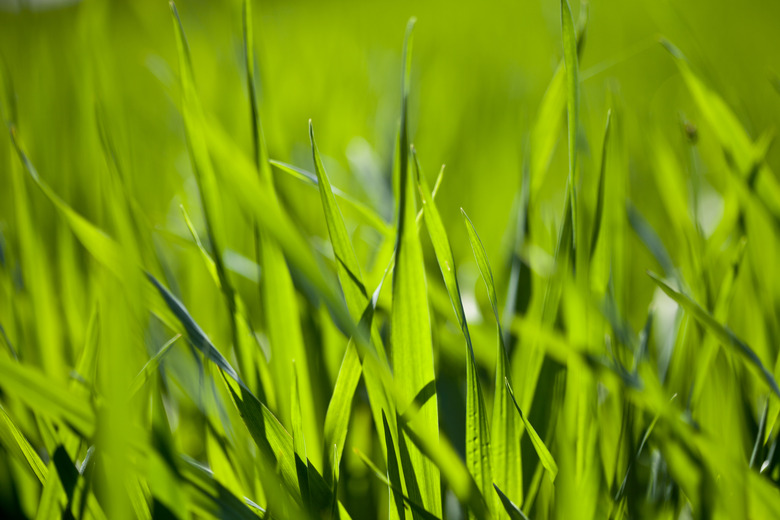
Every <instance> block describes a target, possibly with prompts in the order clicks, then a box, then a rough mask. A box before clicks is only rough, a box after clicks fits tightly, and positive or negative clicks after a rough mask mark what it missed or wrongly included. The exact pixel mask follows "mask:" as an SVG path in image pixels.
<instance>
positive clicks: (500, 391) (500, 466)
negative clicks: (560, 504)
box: [461, 209, 523, 508]
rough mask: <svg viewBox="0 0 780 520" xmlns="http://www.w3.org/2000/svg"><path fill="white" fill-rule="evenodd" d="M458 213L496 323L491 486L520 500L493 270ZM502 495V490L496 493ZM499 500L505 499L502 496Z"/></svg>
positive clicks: (516, 446)
mask: <svg viewBox="0 0 780 520" xmlns="http://www.w3.org/2000/svg"><path fill="white" fill-rule="evenodd" d="M461 213H463V219H464V221H465V223H466V230H467V232H468V236H469V242H470V243H471V250H472V251H473V253H474V258H476V260H477V266H478V267H479V272H480V274H481V275H482V280H483V281H484V282H485V287H486V288H487V292H488V297H489V299H490V305H491V307H492V308H493V317H494V318H495V320H496V326H497V335H498V348H497V350H498V351H497V352H496V377H495V381H496V393H495V396H494V398H493V430H492V437H491V454H492V462H493V481H494V483H495V484H494V486H495V485H496V484H498V485H499V486H500V487H501V488H503V489H505V490H507V492H508V493H510V494H511V495H512V496H513V497H516V500H518V501H519V502H520V503H521V504H522V502H523V473H522V470H523V468H522V458H521V452H520V439H519V437H520V433H521V425H519V424H518V423H517V415H516V414H515V413H513V412H512V409H511V404H510V402H509V399H510V398H509V393H508V391H507V388H506V386H505V385H504V380H505V379H507V380H508V379H509V378H510V371H509V358H508V357H507V352H506V347H505V346H504V335H503V333H502V331H501V321H500V319H499V315H498V297H497V296H496V286H495V283H494V281H493V270H492V269H491V268H490V262H489V261H488V257H487V252H486V251H485V246H484V245H483V244H482V240H480V238H479V235H478V234H477V230H476V229H475V228H474V224H473V223H472V222H471V219H470V218H469V217H468V215H467V214H466V212H465V211H464V210H463V209H461ZM496 489H498V487H496ZM501 495H503V493H502V494H500V495H499V497H501ZM501 501H502V502H503V501H504V499H503V497H502V498H501ZM504 507H505V508H506V504H504Z"/></svg>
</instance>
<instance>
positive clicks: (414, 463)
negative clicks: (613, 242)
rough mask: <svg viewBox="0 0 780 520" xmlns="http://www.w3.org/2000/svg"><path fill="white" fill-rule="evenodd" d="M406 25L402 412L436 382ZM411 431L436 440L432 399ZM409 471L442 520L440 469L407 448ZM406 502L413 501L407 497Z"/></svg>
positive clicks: (398, 305) (397, 361) (398, 362)
mask: <svg viewBox="0 0 780 520" xmlns="http://www.w3.org/2000/svg"><path fill="white" fill-rule="evenodd" d="M413 27H414V19H412V20H410V21H409V24H408V25H407V29H406V39H405V42H404V53H403V54H404V59H403V62H404V72H403V77H402V96H401V131H400V152H399V154H398V157H399V161H398V163H397V168H398V171H399V191H398V197H399V200H398V235H397V239H396V253H395V271H394V272H393V308H392V313H391V316H390V338H391V342H392V354H393V356H392V361H393V369H394V373H395V378H396V381H398V382H399V386H400V388H399V390H400V392H401V401H399V402H398V403H397V406H398V408H399V409H400V410H404V409H406V408H407V407H408V406H409V405H410V404H411V403H412V402H413V401H414V399H415V398H416V396H417V394H418V393H419V392H420V391H421V390H423V389H424V388H425V387H426V386H427V385H433V388H434V391H433V394H434V396H435V384H436V383H435V380H436V376H435V373H434V368H433V345H432V341H431V321H430V314H429V309H428V297H427V291H426V278H425V268H424V264H423V256H422V247H421V245H420V241H419V238H418V236H417V227H416V226H415V225H414V219H415V215H416V213H417V211H416V208H415V206H416V204H415V196H414V181H413V179H412V178H411V174H410V172H409V157H408V153H409V139H408V129H407V102H408V101H407V100H408V96H409V83H410V78H409V76H410V72H411V60H412V53H411V48H412V29H413ZM409 431H413V432H414V433H415V434H416V435H418V436H421V437H424V438H426V439H430V440H434V442H435V439H437V438H438V432H439V421H438V405H437V403H436V399H435V397H434V398H432V399H429V400H428V401H427V402H426V404H425V405H423V406H422V408H421V410H420V411H419V412H418V413H417V414H416V416H415V418H414V421H413V423H412V425H410V427H409ZM410 461H411V468H404V479H405V480H406V482H407V492H409V491H408V490H409V488H410V486H411V487H414V486H415V485H416V486H417V487H418V488H419V490H420V494H421V497H422V505H423V507H425V509H427V510H428V511H431V512H432V513H433V514H435V515H440V514H441V495H440V492H439V489H440V488H439V486H440V484H439V481H440V476H439V470H438V468H437V467H436V466H435V465H434V464H433V463H432V462H431V461H430V460H428V459H427V458H425V457H424V456H423V454H422V453H420V451H419V450H418V449H417V448H416V447H415V446H410ZM410 496H412V495H411V494H410Z"/></svg>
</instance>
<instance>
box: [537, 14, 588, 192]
mask: <svg viewBox="0 0 780 520" xmlns="http://www.w3.org/2000/svg"><path fill="white" fill-rule="evenodd" d="M587 21H588V9H587V4H583V5H582V7H581V11H580V19H579V20H578V23H577V25H578V27H577V53H578V55H579V54H580V53H582V48H583V47H584V43H585V29H586V27H587ZM566 79H567V78H566V70H565V64H564V63H563V62H561V63H559V64H558V67H557V68H556V69H555V72H554V73H553V77H552V79H550V83H549V84H548V85H547V90H546V91H545V93H544V97H542V101H541V102H540V103H539V110H538V113H537V116H536V118H535V120H534V124H533V127H532V129H531V135H530V139H529V150H528V153H529V154H530V161H529V167H530V172H529V173H530V177H531V183H530V192H531V193H530V198H531V200H535V199H536V196H537V195H538V193H539V190H540V189H541V187H542V185H543V183H544V180H545V179H546V178H547V176H546V173H547V169H548V168H549V165H550V161H551V160H552V156H553V152H554V151H555V146H556V143H557V142H558V134H559V133H560V128H561V123H562V117H561V116H562V113H563V111H564V110H565V109H566V102H567V97H566Z"/></svg>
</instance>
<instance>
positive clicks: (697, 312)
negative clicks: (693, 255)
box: [648, 272, 780, 397]
mask: <svg viewBox="0 0 780 520" xmlns="http://www.w3.org/2000/svg"><path fill="white" fill-rule="evenodd" d="M648 275H649V276H650V278H652V279H653V281H654V282H655V283H656V285H658V287H660V288H661V290H662V291H663V292H664V293H666V295H667V296H669V298H671V299H673V300H674V301H675V302H677V304H678V305H680V306H681V307H682V308H683V310H685V311H686V312H688V313H690V314H691V315H692V316H693V317H694V318H695V319H696V321H698V322H699V323H701V325H702V326H703V327H705V328H706V329H707V330H708V331H710V332H711V333H712V334H713V335H714V336H715V337H716V338H717V339H718V340H719V341H720V342H721V343H722V344H723V345H724V346H728V347H729V348H731V349H733V350H734V351H735V352H736V353H737V354H739V355H740V356H742V357H743V358H744V359H745V361H746V362H747V363H748V365H749V366H751V367H752V368H753V369H755V370H757V371H758V372H759V373H760V374H761V376H762V379H763V380H764V382H765V383H766V384H767V386H769V388H770V389H771V390H772V392H773V393H774V394H775V395H776V396H778V397H780V387H778V386H777V381H776V380H775V377H774V376H773V375H772V373H771V372H770V371H769V370H767V368H766V367H765V366H764V364H763V363H762V362H761V358H759V357H758V355H757V354H756V353H755V352H754V351H753V349H752V348H750V346H749V345H748V344H747V343H745V342H744V341H742V340H741V339H739V338H738V337H737V335H736V334H734V333H733V332H732V331H731V330H730V329H729V328H728V327H726V326H724V325H722V324H720V323H719V322H718V321H717V320H716V319H715V318H714V317H713V316H712V314H710V313H709V312H707V311H706V310H705V309H704V308H703V307H702V306H701V305H699V304H698V303H697V302H695V301H694V300H693V299H692V298H691V297H690V296H688V295H687V294H684V293H682V292H680V291H677V290H675V289H672V287H670V286H669V285H668V284H667V283H666V282H664V281H663V280H662V279H661V278H660V277H659V276H658V275H656V274H655V273H652V272H648Z"/></svg>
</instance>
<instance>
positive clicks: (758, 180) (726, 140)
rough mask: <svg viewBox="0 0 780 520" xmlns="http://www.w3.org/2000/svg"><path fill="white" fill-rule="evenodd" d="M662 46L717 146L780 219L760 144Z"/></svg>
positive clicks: (777, 186)
mask: <svg viewBox="0 0 780 520" xmlns="http://www.w3.org/2000/svg"><path fill="white" fill-rule="evenodd" d="M661 43H662V44H663V46H664V47H665V48H666V50H667V51H669V53H670V54H671V55H672V56H673V57H674V61H675V63H676V64H677V68H678V69H679V70H680V74H682V77H683V80H684V81H685V84H686V86H687V87H688V90H689V91H690V93H691V97H693V100H694V101H695V103H696V105H697V107H698V108H699V110H700V111H701V113H702V115H703V116H704V117H705V119H706V120H707V122H708V123H709V124H710V127H711V128H712V131H713V132H714V133H715V136H716V137H717V139H718V142H719V143H720V145H721V146H722V147H723V148H724V149H725V150H726V151H727V152H728V157H729V158H731V160H733V161H734V163H735V165H736V169H737V173H738V174H739V175H740V176H742V179H743V180H744V181H746V182H747V184H748V187H749V188H751V190H753V191H754V193H755V194H756V196H757V197H758V198H759V200H760V201H761V202H762V203H763V204H764V206H765V207H766V208H767V210H768V211H769V212H770V213H771V214H772V216H773V217H774V218H775V219H776V220H778V219H780V183H778V181H777V180H776V178H775V175H774V173H773V172H772V170H771V169H770V167H769V166H768V165H767V164H766V163H764V161H763V158H762V155H763V154H762V150H761V148H762V143H758V144H754V143H753V141H752V140H751V138H750V136H749V135H748V134H747V132H746V131H745V129H744V128H743V126H742V124H741V123H740V122H739V119H738V118H737V116H736V115H735V114H734V112H733V111H732V110H731V109H730V108H729V106H728V105H727V104H726V102H725V101H724V100H723V99H722V98H721V97H720V96H719V95H718V94H717V93H715V92H714V91H713V90H711V89H710V88H709V87H708V86H707V85H706V84H705V83H704V81H702V80H701V78H699V77H698V75H696V74H695V73H694V72H693V70H692V69H691V67H690V65H689V63H688V60H687V59H686V58H685V56H684V55H683V53H682V52H681V51H680V50H679V49H678V48H677V47H675V46H674V45H673V44H672V43H671V42H669V41H668V40H665V39H662V40H661Z"/></svg>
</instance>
